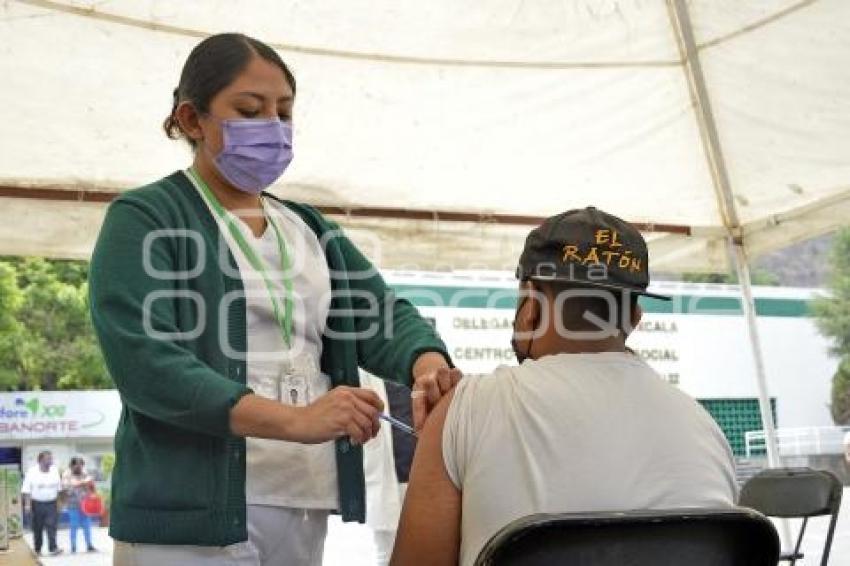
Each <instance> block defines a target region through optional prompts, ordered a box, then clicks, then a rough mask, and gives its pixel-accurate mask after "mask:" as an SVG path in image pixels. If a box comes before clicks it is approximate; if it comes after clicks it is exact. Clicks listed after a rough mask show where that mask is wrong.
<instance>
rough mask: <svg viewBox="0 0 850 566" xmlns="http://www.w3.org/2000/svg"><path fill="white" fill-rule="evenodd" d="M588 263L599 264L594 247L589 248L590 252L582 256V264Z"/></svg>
mask: <svg viewBox="0 0 850 566" xmlns="http://www.w3.org/2000/svg"><path fill="white" fill-rule="evenodd" d="M588 263H599V255H598V254H597V253H596V246H593V247H592V248H590V251H588V252H587V255H586V256H584V264H585V265H586V264H588Z"/></svg>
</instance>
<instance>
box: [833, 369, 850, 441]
mask: <svg viewBox="0 0 850 566" xmlns="http://www.w3.org/2000/svg"><path fill="white" fill-rule="evenodd" d="M830 408H831V409H832V419H833V420H834V421H835V423H836V424H839V425H846V424H848V423H850V358H845V359H844V360H843V361H842V362H841V364H839V366H838V371H836V372H835V375H834V376H833V377H832V406H831V407H830Z"/></svg>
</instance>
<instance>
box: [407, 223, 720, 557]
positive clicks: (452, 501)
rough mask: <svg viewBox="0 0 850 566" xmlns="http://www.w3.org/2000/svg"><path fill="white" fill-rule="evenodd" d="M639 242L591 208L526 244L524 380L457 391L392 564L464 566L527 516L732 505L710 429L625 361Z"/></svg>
mask: <svg viewBox="0 0 850 566" xmlns="http://www.w3.org/2000/svg"><path fill="white" fill-rule="evenodd" d="M647 262H648V254H647V248H646V242H645V241H644V240H643V238H642V237H641V235H640V233H639V232H638V231H637V230H635V229H634V228H633V227H631V226H630V225H628V224H627V223H626V222H624V221H622V220H620V219H619V218H616V217H614V216H611V215H609V214H606V213H604V212H602V211H599V210H596V209H594V208H587V209H584V210H571V211H569V212H565V213H563V214H560V215H558V216H555V217H552V218H549V219H548V220H546V221H545V222H544V223H543V224H542V225H541V226H540V227H538V228H536V229H535V230H533V231H532V232H531V233H530V234H529V236H528V239H527V240H526V244H525V249H524V251H523V253H522V256H521V258H520V262H519V269H518V276H519V278H520V280H521V283H520V290H521V298H520V300H519V303H518V305H517V312H516V320H515V322H514V338H513V345H514V351H515V352H516V355H517V358H518V360H519V361H520V365H519V366H518V367H505V366H502V367H500V368H498V369H497V370H496V371H495V372H494V373H493V374H492V375H489V376H486V377H482V378H467V379H464V380H461V382H460V383H459V384H458V386H457V387H456V388H455V390H454V392H453V395H452V396H447V397H446V398H444V399H443V400H442V402H441V404H440V405H438V406H437V408H436V409H435V411H434V412H433V413H432V416H431V417H430V419H429V421H428V422H427V423H426V425H425V428H424V430H423V431H422V434H421V437H420V440H419V444H418V447H417V452H416V456H415V458H414V462H413V470H412V472H411V477H410V485H409V488H408V492H407V498H406V500H405V503H404V508H403V511H402V517H401V523H400V527H399V532H398V538H397V542H396V546H395V550H394V554H393V562H392V564H394V565H397V566H406V565H416V566H426V565H437V564H439V565H444V564H458V563H460V564H462V565H463V566H467V565H471V564H472V563H473V562H474V561H475V558H476V556H477V555H478V553H479V552H480V551H481V549H482V547H483V546H484V544H485V543H486V542H487V540H488V539H489V538H490V537H491V536H493V535H494V534H495V533H496V532H497V531H498V530H499V529H501V528H502V527H504V526H505V525H507V524H508V523H510V522H511V521H513V520H514V519H517V518H520V517H523V516H525V515H529V514H533V513H542V512H548V513H566V512H593V511H618V510H634V509H669V508H682V507H727V506H731V505H733V504H734V502H735V500H736V489H737V488H736V483H735V471H734V464H733V458H732V452H731V450H730V449H729V445H728V443H727V442H726V439H725V438H724V436H723V434H722V432H721V431H720V429H719V428H718V427H717V425H716V424H715V422H714V421H713V420H712V418H711V417H710V416H709V415H708V413H706V412H705V411H704V410H703V409H702V407H700V406H699V405H698V404H697V403H696V402H695V401H694V400H693V399H691V398H690V397H689V396H687V395H686V394H684V393H682V392H681V391H679V390H678V389H677V388H676V387H674V386H672V385H670V384H668V383H666V382H664V381H663V380H662V379H661V378H660V377H659V375H658V374H657V373H656V372H655V371H654V370H653V369H652V368H650V367H649V366H648V365H647V364H646V363H644V362H643V361H642V360H641V359H640V358H638V357H637V356H636V355H634V354H633V353H632V352H631V351H630V350H629V349H628V348H627V347H626V338H627V337H628V335H629V332H630V331H631V330H632V329H633V328H634V327H635V325H637V323H638V321H639V320H640V317H641V310H640V307H639V306H638V304H637V296H638V295H649V296H654V297H656V298H665V297H658V296H657V295H652V294H651V293H648V292H646V289H647V286H648V284H649V267H648V264H647Z"/></svg>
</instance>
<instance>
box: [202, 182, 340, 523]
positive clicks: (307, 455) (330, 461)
mask: <svg viewBox="0 0 850 566" xmlns="http://www.w3.org/2000/svg"><path fill="white" fill-rule="evenodd" d="M187 176H188V177H189V179H190V180H191V181H192V183H193V184H194V179H192V176H191V175H187ZM195 187H196V189H198V194H200V195H201V197H202V198H204V202H206V203H207V206H208V207H209V209H210V213H211V214H212V215H213V217H214V218H215V219H216V221H217V222H218V224H219V231H220V233H221V234H222V235H223V236H224V240H225V242H226V243H227V245H228V247H229V248H230V251H231V253H232V254H233V257H234V259H235V260H236V264H237V265H238V266H239V274H240V276H241V278H242V282H243V285H244V288H245V301H246V326H247V333H248V340H247V344H248V352H247V385H248V387H250V388H251V389H253V391H254V393H256V394H257V395H261V396H263V397H267V398H270V399H275V400H278V401H281V402H283V403H287V404H296V405H299V406H304V405H306V404H308V403H311V402H312V401H315V400H316V399H317V398H318V397H320V396H321V395H323V394H325V393H327V392H328V390H329V389H330V378H329V377H328V376H326V375H323V374H322V373H321V371H320V369H319V367H320V358H321V355H322V334H323V333H324V331H325V326H326V322H327V317H328V310H329V308H330V299H331V295H330V293H331V287H330V275H329V271H328V265H327V260H326V259H325V254H324V252H323V250H322V248H321V245H320V244H319V241H318V238H317V237H316V234H315V232H313V231H312V230H311V229H310V227H309V226H307V224H306V223H304V221H303V220H302V219H301V217H300V216H298V215H297V214H296V213H294V212H292V211H291V210H289V209H288V208H286V207H285V206H282V205H280V204H278V203H277V202H276V201H271V200H269V201H265V200H264V201H263V206H264V208H265V212H266V214H267V215H270V216H271V217H272V218H273V220H274V221H275V223H276V225H277V226H278V228H279V229H280V230H281V235H282V236H283V238H284V240H285V241H286V251H287V254H288V255H289V257H290V261H291V262H292V266H293V267H292V273H291V275H292V276H293V278H292V279H293V281H292V294H293V303H294V304H293V307H294V308H293V332H292V338H291V340H292V344H291V346H290V347H287V346H286V344H285V342H284V340H283V337H282V335H281V331H280V326H279V325H278V322H277V319H276V318H275V315H274V308H273V306H272V302H271V300H270V298H269V293H268V291H267V288H266V284H265V282H264V281H263V279H262V276H261V275H260V274H259V273H258V272H257V271H256V270H254V268H253V267H252V266H251V264H250V262H249V261H248V260H247V258H246V257H245V255H244V254H243V252H242V250H241V248H240V247H239V245H238V244H237V243H236V241H235V240H234V239H233V237H232V236H231V234H230V232H229V230H228V228H227V227H226V226H225V225H224V224H223V223H222V222H221V221H220V220H219V218H218V216H217V214H216V213H215V211H214V210H213V209H212V208H211V207H210V203H209V202H207V200H206V198H205V196H204V194H203V192H202V191H201V190H200V189H199V188H198V187H197V185H195ZM234 217H235V216H234ZM236 225H237V226H238V227H239V229H240V231H241V232H242V234H243V236H244V237H245V240H246V241H247V242H248V243H249V244H250V245H252V246H253V249H254V251H255V253H257V255H258V256H260V258H261V259H262V261H263V262H264V264H265V265H266V268H267V269H269V270H274V271H278V272H279V273H277V274H274V273H273V272H270V273H273V275H276V276H274V277H272V278H271V279H272V282H273V286H274V288H275V291H276V293H277V296H278V297H279V298H281V299H283V297H285V296H286V295H285V288H284V284H283V277H282V275H283V274H282V268H281V258H280V248H279V246H278V241H277V236H276V235H275V231H274V229H273V228H272V227H271V226H269V225H268V223H267V225H266V230H265V232H264V233H263V234H262V236H261V237H259V238H257V237H256V236H254V234H253V233H252V232H251V230H250V228H249V227H248V225H247V224H245V223H244V222H242V221H241V220H239V219H238V218H237V222H236ZM280 305H281V306H282V305H283V302H282V300H281V303H280ZM246 460H247V478H246V487H245V489H246V498H247V502H248V504H252V505H274V506H279V507H295V508H306V509H329V510H330V509H337V508H338V507H339V488H338V486H337V469H336V456H335V452H334V443H333V442H325V443H323V444H313V445H307V444H300V443H297V442H284V441H281V440H268V439H262V438H248V439H247V453H246Z"/></svg>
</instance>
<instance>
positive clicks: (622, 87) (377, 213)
mask: <svg viewBox="0 0 850 566" xmlns="http://www.w3.org/2000/svg"><path fill="white" fill-rule="evenodd" d="M683 14H684V16H685V17H686V23H687V24H688V25H689V26H690V29H686V30H684V32H683V30H682V29H681V27H680V24H681V16H682V15H683ZM231 30H238V31H242V32H245V33H247V34H249V35H254V36H256V37H258V38H260V39H263V40H264V41H266V42H268V43H270V44H272V45H274V46H275V47H277V48H278V49H279V51H280V52H281V54H282V55H283V57H284V59H285V60H286V61H287V62H289V63H290V64H291V66H292V67H293V69H294V71H295V74H296V76H297V79H298V100H297V103H296V116H295V123H296V132H295V148H296V160H295V162H294V164H293V166H292V168H291V169H290V171H288V172H287V174H286V175H285V176H284V177H283V178H282V179H281V180H280V182H279V183H278V184H277V185H276V186H275V187H274V191H275V192H277V193H279V194H281V195H285V196H286V197H288V198H293V199H297V200H303V201H307V202H310V203H313V204H318V205H325V206H330V207H338V208H336V209H334V210H336V211H338V212H342V213H343V215H342V218H341V219H342V221H343V224H344V225H345V226H347V227H348V228H349V230H350V231H351V233H352V234H353V235H354V236H355V238H356V239H358V240H359V241H360V242H361V243H363V245H364V247H366V248H367V249H372V250H374V253H373V255H375V256H376V259H377V260H378V261H380V263H381V264H382V265H385V266H387V267H419V268H423V269H449V268H454V269H460V268H470V267H486V268H511V267H512V266H513V264H514V262H515V260H516V257H517V254H518V250H519V247H520V246H521V243H522V239H523V236H524V234H525V233H526V232H527V230H528V228H529V226H528V223H529V222H532V221H533V219H534V218H535V217H543V216H548V215H551V214H553V213H556V212H560V211H562V210H566V209H568V208H573V207H579V206H586V205H588V204H595V205H596V206H598V207H600V208H603V209H605V210H608V211H610V212H613V213H615V214H618V215H620V216H622V217H624V218H626V219H628V220H631V221H633V222H639V223H645V224H655V225H668V226H661V227H660V228H659V231H656V232H651V233H649V234H648V235H649V236H650V238H651V253H652V257H653V266H654V267H655V268H656V269H665V270H676V271H681V270H705V269H713V270H725V269H727V266H728V258H727V253H726V244H725V242H726V237H727V236H728V235H729V234H730V233H732V234H734V235H740V236H743V240H744V243H745V244H746V247H747V249H748V251H749V253H750V255H755V254H759V253H762V252H766V251H770V250H773V249H776V248H778V247H781V246H784V245H787V244H789V243H792V242H794V241H797V240H799V239H801V238H804V237H809V236H811V235H815V234H818V233H822V232H825V231H827V230H830V229H833V228H835V227H836V226H837V225H838V224H839V223H840V222H842V221H843V220H846V219H847V218H850V64H848V60H850V2H847V1H846V0H804V1H799V0H796V1H792V0H771V1H759V2H741V1H740V0H691V1H683V0H669V1H668V2H664V1H663V0H557V1H555V0H549V1H537V2H524V1H522V0H492V1H490V2H472V1H463V0H433V1H430V2H419V3H414V2H397V1H395V0H368V1H365V0H364V1H352V0H321V1H297V0H292V1H281V0H253V1H243V2H232V1H211V0H206V1H204V2H199V1H184V2H171V1H162V0H113V1H107V2H92V1H55V2H53V1H45V0H21V1H16V0H11V1H7V2H4V3H2V4H0V77H2V79H0V80H2V84H3V87H4V88H3V89H2V90H0V98H2V104H0V123H2V130H3V134H4V135H3V136H2V142H0V143H2V150H0V200H1V201H2V203H0V205H1V206H0V253H32V254H44V255H51V256H70V257H86V256H87V255H88V253H89V251H90V248H91V244H92V241H93V238H94V236H95V235H96V232H97V229H98V227H99V224H100V219H101V218H102V214H103V209H104V206H105V205H104V203H103V202H99V201H102V200H108V198H110V195H109V194H106V195H104V194H101V193H102V192H105V193H112V192H114V191H117V190H121V189H125V188H130V187H134V186H138V185H141V184H144V183H146V182H149V181H151V180H154V179H157V178H159V177H161V176H163V175H164V174H166V173H168V172H170V171H172V170H174V169H177V168H181V167H185V166H186V165H187V163H188V162H189V157H190V156H189V154H188V151H187V149H186V147H185V146H184V144H182V143H181V142H173V141H169V140H167V139H165V137H164V135H163V133H162V131H161V129H160V124H161V122H162V120H163V118H164V117H165V115H166V114H167V112H168V111H169V110H170V104H171V91H172V89H173V88H174V87H175V86H176V83H177V79H178V76H179V73H180V68H181V65H182V63H183V61H184V60H185V58H186V56H187V54H188V53H189V51H190V50H191V48H192V47H193V46H194V45H195V44H196V43H197V42H198V41H199V39H200V38H201V37H203V36H205V35H208V34H211V33H216V32H221V31H231ZM691 32H692V43H693V47H694V51H693V54H694V55H695V57H696V59H697V62H698V63H699V65H700V66H701V68H700V69H698V73H697V75H699V76H701V81H702V84H703V85H704V87H705V91H704V92H703V93H702V94H703V95H705V96H704V100H703V99H701V97H700V96H699V95H700V93H699V92H698V91H696V90H695V87H694V83H693V78H694V73H693V72H692V71H693V69H692V66H691V65H690V64H688V63H689V61H688V51H687V47H688V46H687V45H686V44H685V43H683V41H684V40H685V39H687V37H686V36H687V34H688V33H691ZM698 78H699V77H698ZM706 102H707V103H708V105H707V106H706V104H705V103H706ZM706 116H707V117H708V120H709V122H710V123H709V124H706V123H705V119H706ZM712 132H715V134H716V135H715V139H713V138H712V135H714V134H712ZM712 140H713V141H714V142H716V146H717V148H719V149H720V158H721V163H720V165H721V168H722V171H721V172H720V173H722V174H721V175H718V171H717V170H716V166H717V165H716V161H713V160H712V159H707V156H712V151H713V150H712V143H711V142H712ZM715 157H716V156H715ZM724 179H725V180H724ZM723 185H726V186H727V188H728V189H729V190H730V191H731V196H732V198H731V202H732V203H733V204H734V207H735V209H736V211H735V214H733V215H732V216H731V217H730V215H729V214H728V212H727V213H725V216H726V218H724V213H723V212H721V210H723V209H724V206H725V205H723V204H722V203H723V197H722V196H720V195H722V191H723V188H724V187H723ZM33 189H35V190H33ZM32 197H42V198H41V199H40V200H39V201H38V204H37V205H36V204H35V203H34V202H33V200H31V198H32ZM410 211H413V213H410ZM517 217H521V218H517ZM528 217H531V218H528ZM736 217H737V218H736ZM644 228H647V229H648V228H651V227H650V226H645V227H644Z"/></svg>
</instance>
